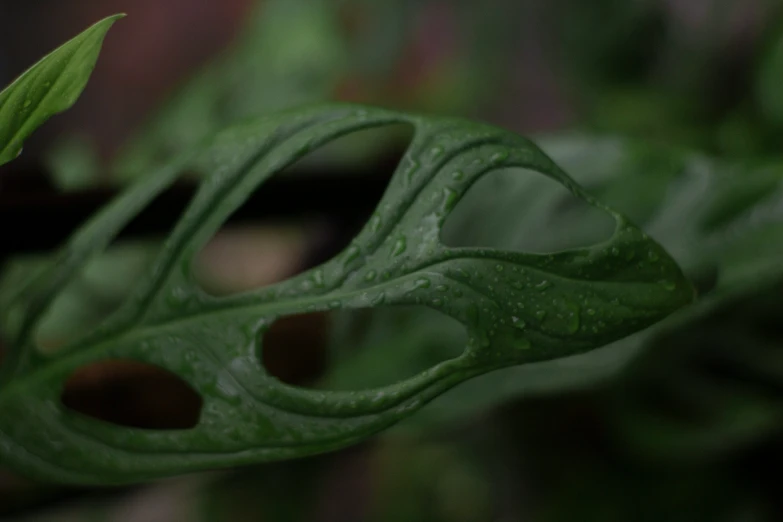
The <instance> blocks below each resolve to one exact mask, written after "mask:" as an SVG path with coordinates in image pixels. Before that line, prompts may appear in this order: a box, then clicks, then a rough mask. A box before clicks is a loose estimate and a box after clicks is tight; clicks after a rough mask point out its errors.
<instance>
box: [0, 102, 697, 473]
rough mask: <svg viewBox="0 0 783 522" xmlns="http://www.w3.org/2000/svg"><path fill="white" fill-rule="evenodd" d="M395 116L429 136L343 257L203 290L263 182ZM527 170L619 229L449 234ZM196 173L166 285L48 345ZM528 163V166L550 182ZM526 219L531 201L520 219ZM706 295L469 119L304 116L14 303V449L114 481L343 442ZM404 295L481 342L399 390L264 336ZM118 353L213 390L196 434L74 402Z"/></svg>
mask: <svg viewBox="0 0 783 522" xmlns="http://www.w3.org/2000/svg"><path fill="white" fill-rule="evenodd" d="M396 123H408V124H410V125H412V126H413V127H414V128H415V134H414V138H413V141H412V143H411V145H410V147H409V149H408V150H407V152H406V154H405V156H404V157H403V158H402V160H401V162H400V165H399V167H398V169H397V171H396V172H395V174H394V176H393V178H392V180H391V181H390V184H389V187H388V189H387V191H386V193H385V195H384V196H383V198H382V199H381V201H380V203H379V204H378V206H377V209H376V212H375V214H374V215H373V217H372V218H371V219H370V220H369V222H368V223H367V225H366V226H365V228H364V229H363V230H362V231H361V232H360V233H359V234H358V235H357V237H356V238H355V239H354V240H353V242H352V243H351V244H350V246H349V247H348V248H347V249H346V250H345V251H344V252H342V253H341V254H339V255H337V256H336V257H335V258H334V259H332V260H330V261H328V262H327V263H325V264H323V265H321V266H319V267H317V268H315V269H313V270H311V271H308V272H306V273H304V274H301V275H300V276H297V277H295V278H292V279H290V280H287V281H284V282H281V283H279V284H276V285H273V286H270V287H267V288H264V289H260V290H256V291H251V292H247V293H243V294H239V295H231V296H223V297H216V296H211V295H208V294H206V293H205V292H204V291H203V290H202V289H201V288H199V287H198V285H197V284H196V283H195V282H194V278H193V275H192V273H191V264H192V260H193V257H194V256H195V255H196V254H197V253H198V252H199V250H200V249H201V248H202V246H203V245H204V244H205V243H206V242H207V241H208V240H209V239H210V237H211V236H212V235H213V234H214V233H215V232H216V231H217V230H218V228H219V227H220V226H221V224H222V223H223V222H224V221H225V220H226V219H227V218H228V217H229V216H230V215H231V213H232V212H234V211H235V210H236V209H237V208H238V207H239V206H240V205H241V204H242V203H243V202H244V201H245V200H246V199H247V198H248V197H249V196H250V194H251V192H252V191H253V190H254V189H255V188H256V187H257V186H258V185H260V184H261V183H263V182H264V181H265V180H267V179H268V178H269V177H270V176H272V175H273V174H274V173H276V172H278V171H280V170H282V169H284V168H285V167H287V166H288V165H291V164H292V163H294V162H295V161H297V160H298V159H299V158H300V157H302V156H303V155H305V154H307V153H308V152H309V151H311V150H313V149H315V148H317V147H319V146H321V145H323V144H325V143H327V142H329V141H331V140H334V139H336V138H338V137H340V136H343V135H346V134H348V133H351V132H354V131H359V130H362V129H367V128H374V127H382V126H386V125H391V124H396ZM512 167H522V168H525V169H528V170H529V171H535V172H537V173H539V175H543V176H548V177H550V178H551V179H553V180H554V181H556V182H558V183H560V184H562V185H563V186H564V187H566V188H567V189H568V190H569V191H570V192H571V193H572V194H573V195H574V197H577V198H580V199H582V200H583V201H585V202H586V203H588V204H589V205H592V206H594V207H596V208H598V209H601V210H604V211H605V212H607V213H608V214H609V215H610V216H611V217H613V218H614V220H615V223H616V229H615V231H614V234H613V235H612V237H611V238H610V239H608V240H607V241H605V242H602V243H599V244H596V245H594V246H591V247H588V248H581V249H575V250H568V251H560V252H555V253H552V254H529V253H524V252H515V251H506V250H498V249H490V248H450V247H447V246H446V245H444V243H443V242H442V241H441V230H442V227H443V224H444V222H445V220H446V218H447V217H448V215H449V214H450V213H451V211H452V209H453V208H454V206H455V205H456V203H457V202H458V201H459V200H460V199H461V198H462V197H463V195H464V194H465V193H466V192H467V190H468V189H469V188H470V187H471V186H472V185H473V184H474V183H475V182H476V181H477V180H478V179H479V178H481V177H482V176H484V175H486V174H488V173H490V172H492V171H495V170H498V169H504V168H512ZM192 168H198V169H199V170H201V171H206V172H210V173H211V174H210V175H208V176H207V177H205V178H204V179H203V181H202V182H201V186H200V189H199V191H198V192H197V194H196V195H195V197H194V198H193V200H192V202H191V204H190V206H189V207H188V208H187V209H186V211H185V212H184V214H183V216H182V217H181V219H180V221H179V222H178V224H177V226H176V227H175V229H174V231H173V232H172V234H171V235H170V236H169V238H168V239H167V241H166V243H165V245H164V246H163V248H162V251H161V253H160V256H159V258H158V259H157V261H156V263H155V264H154V266H153V267H152V269H151V270H150V272H149V275H148V277H146V279H145V280H144V281H142V282H141V283H139V284H138V285H136V288H135V291H134V292H133V293H132V294H131V295H130V297H129V298H128V299H127V301H126V302H125V304H124V305H123V306H122V307H121V308H120V309H119V310H118V311H117V312H116V313H115V314H114V315H113V316H111V317H109V318H108V319H107V320H106V321H105V322H104V323H102V324H101V325H100V326H98V327H97V328H96V329H94V330H93V331H89V332H86V333H85V335H84V336H83V337H82V338H81V339H79V340H77V341H76V342H74V343H72V344H70V345H68V346H66V347H64V348H62V349H60V350H58V351H57V352H56V353H53V354H44V353H42V352H41V351H40V349H39V348H38V347H37V346H36V345H35V342H34V332H35V330H36V327H37V326H39V324H40V322H41V320H42V318H43V317H44V314H45V313H46V311H47V310H48V309H49V307H50V306H51V305H52V302H53V300H54V299H55V298H56V297H57V295H58V294H59V293H60V292H61V291H62V289H63V288H65V287H66V285H67V284H68V283H69V282H70V281H71V280H72V279H73V278H74V277H75V275H76V273H77V270H78V269H79V268H80V267H81V266H83V265H84V263H85V262H86V260H87V259H88V258H90V257H91V256H93V255H95V254H96V253H97V252H99V251H100V250H102V249H103V248H105V246H106V244H107V243H108V242H109V241H110V240H111V239H112V237H113V236H114V235H116V234H117V232H118V230H120V229H121V228H122V227H123V226H124V225H125V224H126V223H127V222H128V221H129V220H130V219H131V218H132V217H133V216H134V215H135V214H136V213H138V212H139V211H140V210H141V209H142V208H143V207H144V206H145V205H146V204H147V203H149V202H150V201H151V199H152V198H154V197H155V195H156V194H158V193H159V192H160V191H161V190H163V189H164V188H165V187H166V186H168V185H169V184H171V183H172V182H173V181H174V180H175V179H176V178H177V176H178V175H180V173H182V172H183V171H185V170H187V169H192ZM457 171H459V172H460V173H461V175H460V176H458V177H455V176H453V174H454V172H457ZM529 171H522V170H520V171H519V175H520V176H531V175H535V174H534V173H531V172H529ZM357 197H361V195H357ZM524 213H525V209H524V208H520V210H519V214H520V215H519V216H518V218H522V217H523V216H524ZM616 251H619V252H622V253H623V255H621V256H618V255H615V252H616ZM631 254H633V255H631ZM629 258H631V259H633V262H629V261H628V259H629ZM443 287H448V288H449V289H451V290H450V291H448V292H444V291H443V290H442V288H443ZM692 298H693V289H692V287H691V286H690V283H689V282H688V281H687V279H686V278H685V277H684V276H683V274H682V272H681V271H680V269H679V267H678V266H677V265H676V263H675V262H674V261H673V260H672V259H671V258H670V257H669V256H668V254H667V253H666V252H665V251H664V250H663V249H662V248H661V247H660V246H659V245H658V244H657V243H655V242H654V241H653V240H652V239H650V238H649V237H647V236H646V235H645V234H644V233H643V232H642V231H640V230H639V229H638V228H636V227H635V226H634V225H633V224H631V223H630V222H629V221H628V220H627V219H626V218H625V217H623V216H622V215H621V214H619V213H617V212H614V211H612V210H610V209H608V208H607V207H605V206H604V205H602V204H601V203H599V202H598V201H597V200H595V199H594V198H593V197H592V196H590V195H588V194H587V193H586V192H585V191H584V190H583V189H582V188H581V187H580V186H579V185H577V184H576V183H575V182H574V181H573V180H572V179H571V178H570V177H569V176H568V175H567V174H565V172H563V171H562V170H561V169H560V168H559V167H558V166H557V165H556V164H555V163H554V162H552V160H551V159H549V157H548V156H546V155H545V154H544V153H543V152H542V151H541V150H540V149H539V148H538V147H536V146H535V145H534V144H533V143H532V142H530V141H529V140H527V139H524V138H522V137H520V136H517V135H515V134H512V133H510V132H506V131H503V130H501V129H497V128H495V127H491V126H487V125H482V124H478V123H472V122H468V121H464V120H459V119H451V118H428V117H421V116H416V115H408V114H400V113H395V112H389V111H385V110H381V109H374V108H368V107H361V106H352V105H323V106H315V107H306V108H303V109H299V110H296V111H289V112H284V113H280V114H276V115H273V116H269V117H265V118H262V119H260V120H257V121H255V122H250V123H246V124H243V125H241V126H238V127H234V128H232V129H229V130H227V131H225V132H223V133H221V134H219V135H218V136H217V137H216V138H215V139H214V140H213V141H211V142H210V143H209V144H207V145H206V146H204V147H202V148H200V149H199V151H198V153H197V154H196V155H195V157H192V158H189V157H184V158H180V159H178V160H177V161H174V162H172V163H171V164H170V165H169V166H167V167H166V168H165V169H163V170H161V171H158V172H154V173H153V175H152V176H150V177H148V178H146V179H144V180H142V181H141V182H140V183H139V184H137V185H135V186H134V187H132V188H131V189H130V190H129V191H128V192H126V193H125V194H124V195H123V196H121V197H120V198H119V199H117V200H116V201H115V202H114V203H113V204H112V205H110V206H109V207H108V208H107V209H105V210H104V211H103V212H101V213H100V214H99V215H97V216H95V218H94V219H93V220H92V221H91V222H89V223H88V224H87V225H86V226H85V227H84V228H82V229H81V230H79V231H78V232H77V233H76V234H75V235H74V236H73V238H72V239H71V241H70V242H69V243H68V245H67V246H66V247H65V248H64V249H63V251H62V252H61V253H60V255H59V257H58V258H57V259H56V260H55V262H53V263H52V264H51V266H50V267H49V269H48V271H47V272H45V273H44V274H42V275H41V276H40V277H38V278H37V279H35V280H34V281H33V282H32V283H31V284H30V285H29V286H28V287H27V288H26V290H25V291H24V292H21V293H20V294H19V297H18V298H17V299H16V300H15V301H14V302H13V303H11V304H10V305H9V306H8V307H3V308H2V310H4V311H5V312H6V313H8V314H12V315H14V316H15V317H16V320H15V321H9V322H4V324H11V325H12V328H11V331H9V332H8V334H9V337H10V339H11V341H12V342H11V344H12V346H13V351H12V353H11V354H9V357H8V358H7V360H6V362H5V364H4V365H3V366H2V367H0V372H2V373H0V386H2V387H1V388H0V455H1V456H2V458H3V461H4V462H6V463H7V464H8V465H10V466H12V467H14V468H16V469H18V470H20V471H21V472H25V473H28V474H33V475H37V476H39V477H42V478H45V479H49V480H57V481H61V482H76V483H104V484H105V483H122V482H133V481H138V480H143V479H149V478H152V477H160V476H165V475H171V474H174V473H183V472H187V471H193V470H200V469H205V468H211V467H217V466H231V465H239V464H246V463H251V462H261V461H269V460H277V459H285V458H293V457H300V456H304V455H308V454H314V453H319V452H324V451H329V450H333V449H336V448H340V447H344V446H347V445H350V444H354V443H356V442H358V441H360V440H362V439H364V438H366V437H368V436H370V435H371V434H373V433H376V432H378V431H380V430H382V429H384V428H386V427H388V426H390V425H392V424H394V423H395V422H397V421H399V420H400V419H403V418H405V417H407V416H409V415H410V414H411V413H413V412H414V411H416V410H417V409H419V408H420V407H421V406H423V405H424V404H425V403H427V402H428V401H430V400H432V399H433V398H434V397H436V396H438V395H439V394H441V393H443V392H444V391H446V390H448V389H449V388H451V387H453V386H454V385H456V384H458V383H460V382H463V381H465V380H468V379H470V378H472V377H474V376H477V375H480V374H483V373H487V372H490V371H492V370H494V369H497V368H502V367H506V366H513V365H517V364H526V363H532V362H536V361H545V360H551V359H557V358H560V357H564V356H567V355H570V354H576V353H584V352H587V351H590V350H593V349H595V348H598V347H600V346H602V345H604V344H606V343H609V342H611V341H614V340H616V339H618V338H621V337H624V336H626V335H629V334H631V333H633V332H635V331H637V330H639V329H642V328H644V327H646V326H648V325H650V324H653V323H655V322H656V321H659V320H661V319H662V318H664V317H666V316H667V315H668V314H670V313H671V312H673V311H674V310H676V309H678V308H679V307H681V306H684V305H685V304H687V303H688V302H690V301H691V299H692ZM393 305H424V306H428V307H430V308H433V309H436V310H438V311H440V312H441V313H444V314H446V315H449V316H450V317H452V318H453V319H456V320H457V321H459V322H460V323H462V325H464V327H465V329H466V332H467V338H468V341H467V345H466V346H465V347H464V350H463V352H462V354H461V355H460V356H458V357H456V358H453V359H450V360H448V361H445V362H442V363H439V364H436V365H435V366H432V367H430V368H429V369H427V370H424V371H423V372H421V373H419V374H417V375H415V376H414V377H411V378H409V379H406V380H402V381H400V382H397V383H395V384H392V385H388V386H384V387H380V388H375V389H365V390H356V391H316V390H307V389H302V388H297V387H293V386H290V385H286V384H284V383H282V382H280V381H278V380H276V379H275V378H273V377H272V376H270V375H269V374H267V372H266V371H265V369H264V367H263V366H262V364H261V357H260V353H259V351H260V350H261V349H263V346H262V337H263V334H264V332H266V331H267V329H268V328H269V327H270V325H271V324H272V323H273V322H274V321H275V320H277V319H278V318H280V317H282V316H287V315H294V314H301V313H306V312H312V311H326V310H330V309H335V308H346V309H350V308H374V307H381V306H393ZM588 310H591V311H592V312H593V313H590V312H589V311H588ZM542 312H543V313H542ZM104 359H135V360H138V361H142V362H145V363H148V364H152V365H156V366H159V367H162V368H164V369H166V370H169V371H171V372H173V373H175V374H177V375H178V376H179V377H181V378H182V379H183V380H185V381H186V382H187V383H189V384H190V385H191V386H192V387H193V389H195V390H196V391H197V392H198V393H200V394H201V396H202V398H203V401H204V407H203V410H202V413H201V418H200V422H199V423H198V425H197V426H196V427H194V428H192V429H189V430H183V431H156V430H141V429H134V428H127V427H120V426H116V425H110V424H107V423H103V422H99V421H96V420H94V419H91V418H85V417H84V416H81V415H78V414H75V413H73V412H71V411H69V410H67V409H65V408H64V407H63V406H62V405H61V403H60V401H59V394H60V390H61V388H62V386H63V382H64V381H65V379H67V378H68V376H69V375H70V374H71V373H72V372H73V371H75V370H76V369H78V368H80V367H82V366H84V365H86V364H90V363H92V362H96V361H100V360H104Z"/></svg>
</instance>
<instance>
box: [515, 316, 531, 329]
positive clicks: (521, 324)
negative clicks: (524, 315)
mask: <svg viewBox="0 0 783 522" xmlns="http://www.w3.org/2000/svg"><path fill="white" fill-rule="evenodd" d="M511 322H512V323H514V327H516V328H519V329H520V330H524V328H525V326H527V323H525V321H523V320H522V319H520V318H519V317H517V316H515V315H512V316H511Z"/></svg>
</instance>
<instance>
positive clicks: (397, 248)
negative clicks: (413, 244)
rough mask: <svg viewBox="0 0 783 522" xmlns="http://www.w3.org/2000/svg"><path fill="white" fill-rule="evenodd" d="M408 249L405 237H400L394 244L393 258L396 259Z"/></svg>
mask: <svg viewBox="0 0 783 522" xmlns="http://www.w3.org/2000/svg"><path fill="white" fill-rule="evenodd" d="M407 247H408V242H407V241H406V239H405V237H404V236H400V237H398V238H397V241H395V242H394V248H392V256H394V257H396V256H399V255H400V254H402V253H403V252H405V249H406V248H407Z"/></svg>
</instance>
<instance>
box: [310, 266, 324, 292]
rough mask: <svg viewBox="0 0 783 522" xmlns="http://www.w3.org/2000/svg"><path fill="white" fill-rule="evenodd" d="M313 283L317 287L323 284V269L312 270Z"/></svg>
mask: <svg viewBox="0 0 783 522" xmlns="http://www.w3.org/2000/svg"><path fill="white" fill-rule="evenodd" d="M313 284H314V285H315V286H317V287H318V288H321V287H322V286H324V271H323V270H320V269H319V270H316V271H315V272H313Z"/></svg>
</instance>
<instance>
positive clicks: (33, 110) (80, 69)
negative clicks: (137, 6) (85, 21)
mask: <svg viewBox="0 0 783 522" xmlns="http://www.w3.org/2000/svg"><path fill="white" fill-rule="evenodd" d="M122 16H124V15H114V16H110V17H108V18H105V19H104V20H101V21H100V22H98V23H96V24H95V25H93V26H92V27H90V28H88V29H87V30H85V31H84V32H82V33H81V34H79V35H78V36H76V37H75V38H73V39H72V40H70V41H68V42H66V43H64V44H63V45H61V46H60V47H58V48H57V49H56V50H54V51H53V52H52V53H50V54H48V55H47V56H45V57H44V58H43V59H41V60H40V61H39V62H38V63H36V64H35V65H33V66H32V67H31V68H30V69H28V70H27V71H25V72H24V73H23V74H22V75H21V76H20V77H19V78H17V79H16V81H14V82H13V83H12V84H11V85H9V86H8V87H6V88H5V89H4V90H3V91H2V92H0V165H2V164H3V163H8V162H9V161H11V160H13V159H14V158H16V157H17V156H18V155H19V154H21V152H22V145H23V143H24V140H25V139H27V137H28V136H30V134H31V133H32V132H33V131H34V130H35V129H37V128H38V127H40V126H41V125H42V124H43V123H44V122H45V121H46V120H48V119H49V118H50V117H51V116H53V115H54V114H57V113H58V112H62V111H64V110H66V109H68V108H70V107H71V106H72V105H73V104H74V103H76V100H77V99H78V98H79V95H80V94H81V93H82V91H83V90H84V87H85V86H86V85H87V81H88V80H89V78H90V74H91V73H92V70H93V68H94V67H95V62H96V61H97V60H98V54H99V53H100V51H101V45H102V44H103V39H104V37H105V36H106V33H107V32H108V30H109V28H110V27H111V26H112V24H114V22H115V21H117V19H119V18H121V17H122Z"/></svg>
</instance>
